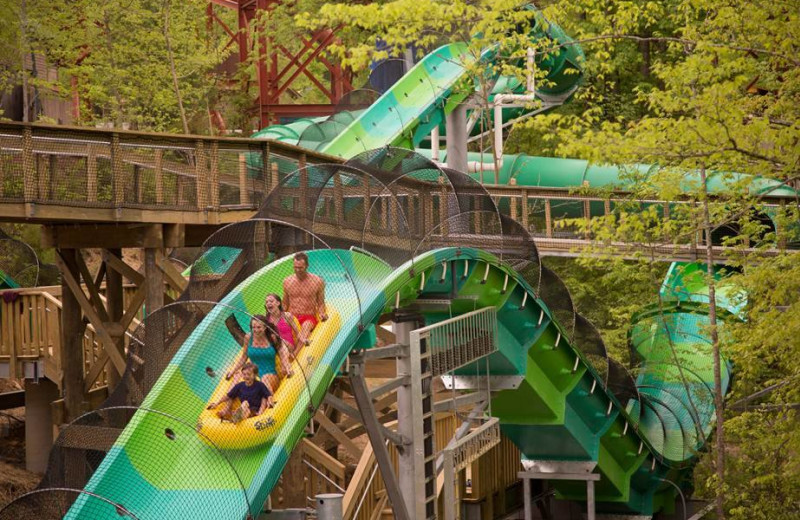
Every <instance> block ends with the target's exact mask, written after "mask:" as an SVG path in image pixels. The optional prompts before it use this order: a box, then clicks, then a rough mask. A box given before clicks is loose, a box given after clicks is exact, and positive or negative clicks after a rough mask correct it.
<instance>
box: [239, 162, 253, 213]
mask: <svg viewBox="0 0 800 520" xmlns="http://www.w3.org/2000/svg"><path fill="white" fill-rule="evenodd" d="M239 204H242V205H245V204H250V191H249V190H248V189H247V155H245V154H243V153H240V154H239Z"/></svg>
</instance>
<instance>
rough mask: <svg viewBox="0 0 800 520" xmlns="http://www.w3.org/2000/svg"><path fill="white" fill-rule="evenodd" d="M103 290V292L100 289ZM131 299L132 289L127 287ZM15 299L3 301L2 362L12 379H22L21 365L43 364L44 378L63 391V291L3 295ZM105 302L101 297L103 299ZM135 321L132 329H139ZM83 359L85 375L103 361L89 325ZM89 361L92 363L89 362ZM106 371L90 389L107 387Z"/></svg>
mask: <svg viewBox="0 0 800 520" xmlns="http://www.w3.org/2000/svg"><path fill="white" fill-rule="evenodd" d="M101 290H102V289H101ZM123 290H124V291H125V294H127V295H130V293H131V291H132V290H133V287H124V289H123ZM4 293H12V294H13V295H14V296H13V297H12V298H9V299H8V301H6V299H5V298H3V299H0V361H2V362H8V364H9V376H10V377H22V374H19V373H18V369H19V366H18V364H19V362H20V361H36V360H41V361H42V362H43V367H44V374H43V375H44V377H46V378H47V379H50V380H51V381H53V382H54V383H56V385H58V386H59V388H60V387H61V383H62V381H61V378H62V368H61V367H62V364H61V312H62V303H61V300H60V299H59V298H58V297H59V296H60V294H61V287H59V286H52V287H37V288H32V289H7V290H4V291H0V297H2V295H3V294H4ZM101 298H102V296H101ZM138 324H139V320H137V319H136V318H134V319H133V320H132V322H131V324H130V326H129V329H131V328H135V327H136V326H138ZM82 346H83V359H84V360H85V361H87V363H84V367H86V372H85V373H84V376H86V375H88V373H89V370H88V367H89V366H90V365H91V363H93V362H94V361H96V360H97V359H98V358H99V357H100V353H101V351H102V347H101V342H100V340H99V339H98V337H97V332H96V331H95V329H94V327H93V326H92V324H87V325H86V329H85V330H84V333H83V341H82ZM89 361H90V362H89ZM107 378H108V372H107V369H104V370H102V371H100V372H99V373H98V375H97V377H96V379H95V380H94V381H91V384H92V387H91V389H98V388H101V387H103V386H105V385H106V384H107Z"/></svg>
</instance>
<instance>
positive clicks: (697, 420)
mask: <svg viewBox="0 0 800 520" xmlns="http://www.w3.org/2000/svg"><path fill="white" fill-rule="evenodd" d="M638 388H647V389H653V390H658V391H660V392H664V393H665V394H669V395H670V396H671V397H672V398H673V399H675V400H676V401H677V402H678V403H680V405H681V406H683V407H684V408H685V409H686V410H688V411H689V416H690V417H691V419H692V422H693V423H694V427H695V430H696V432H695V433H696V434H697V438H698V439H705V433H704V432H703V427H702V425H701V424H700V417H699V416H697V414H696V411H695V410H694V408H692V407H690V406H688V405H687V404H686V403H684V402H683V400H682V399H681V398H680V397H679V396H677V395H675V394H674V393H673V392H672V390H670V389H668V388H664V387H660V386H656V385H639V386H638ZM648 395H650V394H648Z"/></svg>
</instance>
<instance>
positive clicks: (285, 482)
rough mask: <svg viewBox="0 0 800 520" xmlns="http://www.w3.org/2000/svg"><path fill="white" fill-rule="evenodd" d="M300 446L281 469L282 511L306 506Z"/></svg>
mask: <svg viewBox="0 0 800 520" xmlns="http://www.w3.org/2000/svg"><path fill="white" fill-rule="evenodd" d="M300 446H302V444H298V447H297V449H295V450H294V451H293V452H292V454H291V456H290V457H289V462H288V463H287V464H286V467H285V468H283V473H282V475H281V481H282V485H281V487H282V488H283V503H282V504H281V508H282V509H288V508H298V507H300V508H304V507H306V505H307V504H306V486H305V479H304V478H305V471H304V467H303V466H304V465H303V450H302V449H300Z"/></svg>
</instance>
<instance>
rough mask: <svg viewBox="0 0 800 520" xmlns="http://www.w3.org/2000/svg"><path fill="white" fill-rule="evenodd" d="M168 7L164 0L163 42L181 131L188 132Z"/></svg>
mask: <svg viewBox="0 0 800 520" xmlns="http://www.w3.org/2000/svg"><path fill="white" fill-rule="evenodd" d="M169 8H170V2H169V1H167V2H164V42H165V43H166V45H167V59H168V60H169V71H170V74H172V88H173V89H175V98H176V99H177V100H178V110H179V111H180V113H181V123H182V124H183V133H184V134H188V133H189V123H188V122H187V121H186V111H185V110H184V109H183V99H182V98H181V89H180V87H179V86H178V73H177V72H176V70H175V55H174V53H173V52H172V41H171V40H170V37H169Z"/></svg>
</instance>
